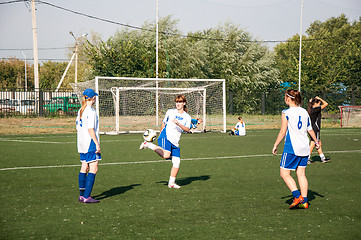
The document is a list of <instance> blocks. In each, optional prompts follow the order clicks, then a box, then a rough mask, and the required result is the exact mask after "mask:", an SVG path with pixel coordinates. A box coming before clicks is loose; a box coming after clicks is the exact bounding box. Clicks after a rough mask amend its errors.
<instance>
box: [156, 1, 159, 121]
mask: <svg viewBox="0 0 361 240" xmlns="http://www.w3.org/2000/svg"><path fill="white" fill-rule="evenodd" d="M156 1H157V9H156V15H155V23H156V33H155V78H156V80H155V85H156V94H155V109H156V110H155V112H156V117H155V124H156V125H157V126H158V122H159V120H158V114H159V105H158V102H159V92H158V25H159V14H158V8H159V0H156Z"/></svg>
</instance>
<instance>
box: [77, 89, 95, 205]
mask: <svg viewBox="0 0 361 240" xmlns="http://www.w3.org/2000/svg"><path fill="white" fill-rule="evenodd" d="M96 96H98V94H97V93H96V92H94V90H93V89H86V90H85V91H84V92H83V99H82V103H81V108H80V109H79V112H78V116H77V118H76V130H77V135H78V140H77V144H78V152H79V153H80V161H81V169H80V173H79V190H80V196H79V202H83V203H98V202H100V201H99V200H96V199H94V198H92V197H91V196H90V193H91V191H92V189H93V185H94V182H95V175H96V173H97V171H98V161H99V160H101V155H100V144H99V133H98V129H99V121H98V116H97V114H96V112H95V110H94V109H93V108H92V105H93V104H94V103H95V97H96ZM87 173H88V174H87Z"/></svg>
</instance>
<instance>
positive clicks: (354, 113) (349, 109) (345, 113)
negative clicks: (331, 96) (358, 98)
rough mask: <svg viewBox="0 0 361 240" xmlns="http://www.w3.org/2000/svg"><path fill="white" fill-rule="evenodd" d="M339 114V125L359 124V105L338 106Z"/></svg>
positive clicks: (357, 125)
mask: <svg viewBox="0 0 361 240" xmlns="http://www.w3.org/2000/svg"><path fill="white" fill-rule="evenodd" d="M338 108H339V109H340V114H341V122H340V124H341V127H360V126H361V106H338Z"/></svg>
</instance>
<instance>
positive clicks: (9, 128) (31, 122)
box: [0, 117, 76, 135]
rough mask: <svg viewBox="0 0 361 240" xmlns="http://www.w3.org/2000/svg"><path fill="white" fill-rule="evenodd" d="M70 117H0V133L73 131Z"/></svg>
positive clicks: (73, 123)
mask: <svg viewBox="0 0 361 240" xmlns="http://www.w3.org/2000/svg"><path fill="white" fill-rule="evenodd" d="M75 132H76V128H75V117H72V118H0V135H20V134H24V135H27V134H56V133H75Z"/></svg>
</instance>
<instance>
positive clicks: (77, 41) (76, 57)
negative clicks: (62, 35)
mask: <svg viewBox="0 0 361 240" xmlns="http://www.w3.org/2000/svg"><path fill="white" fill-rule="evenodd" d="M69 33H70V35H72V36H73V38H74V39H75V84H77V83H78V45H79V39H80V38H82V37H85V36H87V35H88V34H87V33H84V34H83V35H81V36H80V37H78V38H76V37H75V36H74V34H73V32H71V31H70V32H69Z"/></svg>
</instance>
